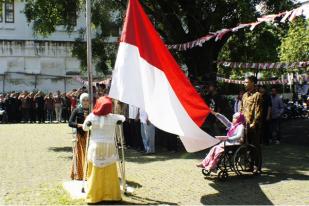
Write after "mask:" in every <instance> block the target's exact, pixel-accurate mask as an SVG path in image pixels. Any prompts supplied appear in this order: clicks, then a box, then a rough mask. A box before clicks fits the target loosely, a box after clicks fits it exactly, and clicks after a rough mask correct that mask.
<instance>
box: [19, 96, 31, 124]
mask: <svg viewBox="0 0 309 206" xmlns="http://www.w3.org/2000/svg"><path fill="white" fill-rule="evenodd" d="M18 99H19V100H20V101H21V114H22V118H21V119H22V122H23V123H27V122H28V121H29V119H30V114H29V111H30V102H29V101H28V92H27V91H24V92H23V93H21V94H20V95H19V97H18Z"/></svg>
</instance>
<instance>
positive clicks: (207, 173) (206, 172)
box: [202, 169, 210, 177]
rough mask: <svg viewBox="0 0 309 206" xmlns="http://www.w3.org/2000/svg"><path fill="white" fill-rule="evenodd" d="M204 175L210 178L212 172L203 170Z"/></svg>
mask: <svg viewBox="0 0 309 206" xmlns="http://www.w3.org/2000/svg"><path fill="white" fill-rule="evenodd" d="M202 173H203V175H204V176H206V177H208V176H209V175H210V171H209V170H206V169H202Z"/></svg>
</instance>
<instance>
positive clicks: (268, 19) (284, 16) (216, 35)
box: [167, 4, 309, 51]
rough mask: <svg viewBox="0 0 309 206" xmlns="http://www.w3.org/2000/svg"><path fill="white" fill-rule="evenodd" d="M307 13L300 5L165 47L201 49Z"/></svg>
mask: <svg viewBox="0 0 309 206" xmlns="http://www.w3.org/2000/svg"><path fill="white" fill-rule="evenodd" d="M306 13H309V5H308V4H305V5H302V6H300V7H298V8H296V9H293V10H290V11H285V12H281V13H278V14H270V15H265V16H262V17H261V18H258V19H257V21H256V22H251V23H241V24H239V25H238V26H236V27H234V28H224V29H221V30H219V31H216V32H213V33H210V34H207V35H205V36H203V37H200V38H198V39H196V40H194V41H190V42H186V43H182V44H172V45H167V47H168V48H169V49H175V50H178V51H186V50H188V49H192V48H194V47H197V46H199V47H202V46H203V44H204V43H205V42H207V41H209V40H211V39H215V41H218V40H221V39H222V38H223V37H224V36H225V35H226V34H227V33H230V32H232V33H235V32H237V31H238V30H240V29H244V28H247V27H250V30H251V31H252V30H254V28H255V27H256V26H258V25H259V24H261V23H264V22H265V23H273V22H275V20H279V19H281V20H280V22H281V23H285V22H286V21H290V22H291V21H293V20H294V19H295V18H296V17H298V16H301V15H303V14H306Z"/></svg>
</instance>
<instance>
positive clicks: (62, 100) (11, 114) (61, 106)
mask: <svg viewBox="0 0 309 206" xmlns="http://www.w3.org/2000/svg"><path fill="white" fill-rule="evenodd" d="M85 90H86V88H81V89H79V90H76V89H74V90H72V91H70V92H67V93H61V92H60V91H57V92H56V93H52V92H49V93H46V94H45V93H43V92H42V91H36V92H28V91H23V92H14V91H13V92H8V93H3V94H0V111H2V112H1V115H0V122H1V123H52V122H55V123H60V122H67V121H68V120H69V117H70V115H71V112H72V111H73V109H75V108H76V106H77V98H78V96H79V95H80V94H81V93H83V92H84V91H85Z"/></svg>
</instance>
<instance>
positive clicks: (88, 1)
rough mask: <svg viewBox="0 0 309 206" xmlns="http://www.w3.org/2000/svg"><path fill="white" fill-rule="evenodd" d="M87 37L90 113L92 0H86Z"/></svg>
mask: <svg viewBox="0 0 309 206" xmlns="http://www.w3.org/2000/svg"><path fill="white" fill-rule="evenodd" d="M86 27H87V31H86V36H87V71H88V92H89V101H90V112H91V111H92V108H93V89H92V46H91V0H86Z"/></svg>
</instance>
